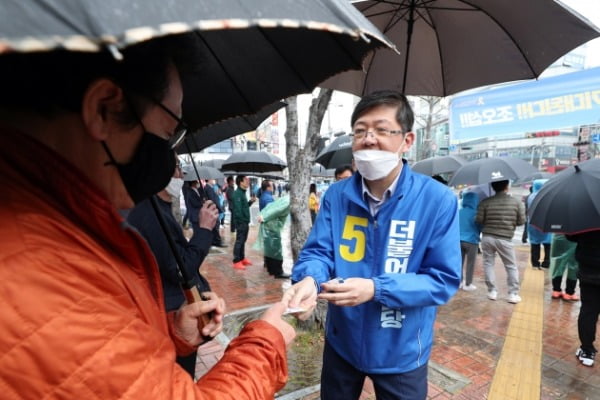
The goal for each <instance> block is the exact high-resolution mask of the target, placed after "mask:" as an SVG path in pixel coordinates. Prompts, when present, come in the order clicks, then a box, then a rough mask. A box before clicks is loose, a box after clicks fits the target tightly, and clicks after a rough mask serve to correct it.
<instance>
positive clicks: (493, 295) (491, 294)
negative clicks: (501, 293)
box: [487, 290, 498, 300]
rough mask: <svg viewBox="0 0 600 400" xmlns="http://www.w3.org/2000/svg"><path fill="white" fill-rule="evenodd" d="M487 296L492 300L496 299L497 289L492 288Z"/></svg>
mask: <svg viewBox="0 0 600 400" xmlns="http://www.w3.org/2000/svg"><path fill="white" fill-rule="evenodd" d="M487 297H488V299H490V300H496V299H497V298H498V292H496V291H495V290H490V291H489V292H488V294H487Z"/></svg>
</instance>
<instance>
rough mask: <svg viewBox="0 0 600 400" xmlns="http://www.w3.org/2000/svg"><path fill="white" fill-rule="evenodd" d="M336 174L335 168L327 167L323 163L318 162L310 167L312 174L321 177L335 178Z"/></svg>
mask: <svg viewBox="0 0 600 400" xmlns="http://www.w3.org/2000/svg"><path fill="white" fill-rule="evenodd" d="M334 175H335V168H329V169H327V168H325V167H324V166H322V165H319V164H316V165H314V166H313V167H312V168H311V169H310V176H314V177H319V178H333V176H334Z"/></svg>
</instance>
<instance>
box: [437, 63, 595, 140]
mask: <svg viewBox="0 0 600 400" xmlns="http://www.w3.org/2000/svg"><path fill="white" fill-rule="evenodd" d="M449 119H450V135H451V140H452V142H453V143H457V142H463V141H465V140H471V139H477V138H482V137H490V136H493V137H501V136H508V135H514V134H515V133H521V132H522V133H526V132H537V131H543V130H551V129H560V128H568V127H576V126H579V125H584V124H595V123H599V122H600V67H599V68H591V69H587V70H584V71H579V72H572V73H569V74H564V75H559V76H553V77H551V78H544V79H540V80H537V81H530V82H525V83H519V84H514V85H510V86H504V87H501V88H493V89H487V90H482V91H479V92H477V93H471V94H468V95H463V96H456V97H454V98H453V99H452V101H451V102H450V118H449Z"/></svg>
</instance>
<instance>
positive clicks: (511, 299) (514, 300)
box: [507, 293, 521, 304]
mask: <svg viewBox="0 0 600 400" xmlns="http://www.w3.org/2000/svg"><path fill="white" fill-rule="evenodd" d="M507 301H508V302H509V303H513V304H517V303H519V302H521V296H519V295H518V294H516V293H511V294H509V295H508V299H507Z"/></svg>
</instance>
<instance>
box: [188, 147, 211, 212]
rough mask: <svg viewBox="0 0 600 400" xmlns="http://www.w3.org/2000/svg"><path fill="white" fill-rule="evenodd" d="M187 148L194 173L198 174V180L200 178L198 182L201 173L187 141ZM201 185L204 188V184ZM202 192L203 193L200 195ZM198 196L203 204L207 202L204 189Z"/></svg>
mask: <svg viewBox="0 0 600 400" xmlns="http://www.w3.org/2000/svg"><path fill="white" fill-rule="evenodd" d="M185 147H186V148H187V151H188V154H189V155H190V159H191V160H192V167H194V172H195V173H196V178H198V180H200V173H198V168H196V161H194V156H193V155H192V149H191V148H190V144H189V143H188V142H187V140H186V141H185ZM200 185H201V186H202V183H200ZM200 192H202V193H200ZM198 194H199V195H200V200H201V201H202V203H204V201H205V200H207V198H206V193H204V189H202V190H198Z"/></svg>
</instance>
